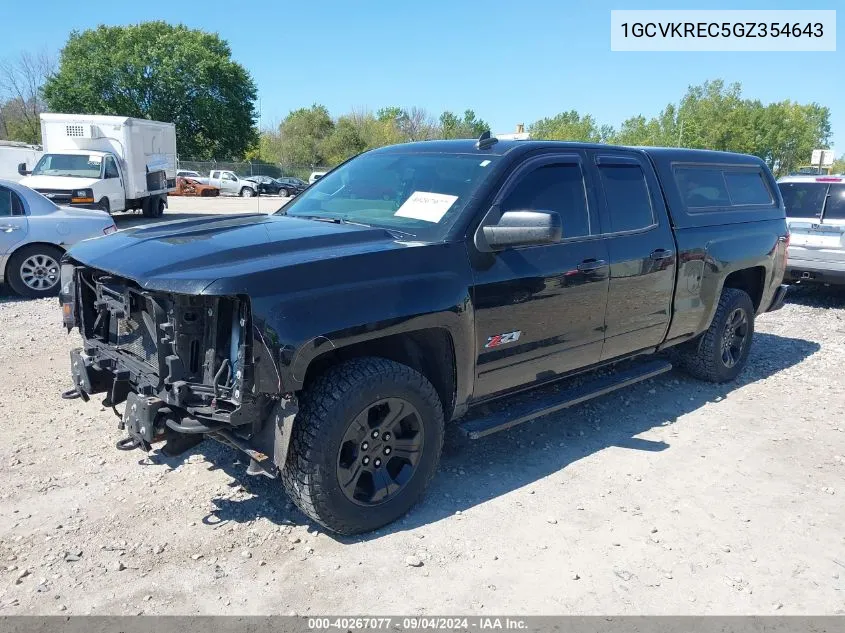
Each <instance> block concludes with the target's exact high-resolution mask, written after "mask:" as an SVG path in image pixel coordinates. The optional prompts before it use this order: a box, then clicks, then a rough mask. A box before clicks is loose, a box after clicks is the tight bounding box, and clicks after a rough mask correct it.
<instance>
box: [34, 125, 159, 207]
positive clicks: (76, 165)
mask: <svg viewBox="0 0 845 633" xmlns="http://www.w3.org/2000/svg"><path fill="white" fill-rule="evenodd" d="M41 138H42V142H43V144H44V155H43V156H42V157H41V159H40V160H39V161H38V163H37V164H36V165H35V167H34V168H33V169H32V170H31V171H30V170H28V169H27V166H26V165H25V164H21V165H20V167H19V170H18V171H19V173H20V174H21V175H24V176H26V177H25V178H23V179H22V180H21V184H22V185H26V186H27V187H30V188H32V189H35V190H36V191H38V192H39V193H41V194H43V195H45V196H47V197H48V198H50V199H51V200H52V201H53V202H55V203H56V204H61V205H71V206H81V207H86V208H92V209H101V210H102V211H105V212H106V213H113V212H115V211H129V210H134V209H142V210H143V212H144V215H145V216H147V217H154V218H155V217H160V216H161V214H162V213H164V208H165V207H166V206H167V193H168V192H169V191H173V190H174V189H175V187H176V128H175V126H174V125H173V124H172V123H162V122H160V121H148V120H146V119H133V118H131V117H121V116H104V115H86V114H55V113H49V114H46V113H45V114H42V115H41Z"/></svg>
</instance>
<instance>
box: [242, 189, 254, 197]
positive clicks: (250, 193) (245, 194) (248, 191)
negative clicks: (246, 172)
mask: <svg viewBox="0 0 845 633" xmlns="http://www.w3.org/2000/svg"><path fill="white" fill-rule="evenodd" d="M254 195H255V191H254V190H253V189H250V188H249V187H243V188H242V189H241V198H252V197H253V196H254Z"/></svg>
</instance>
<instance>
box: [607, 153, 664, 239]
mask: <svg viewBox="0 0 845 633" xmlns="http://www.w3.org/2000/svg"><path fill="white" fill-rule="evenodd" d="M599 174H601V184H602V188H603V189H604V197H605V200H607V213H608V216H609V217H610V226H609V227H608V229H607V231H605V232H606V233H608V232H609V233H616V232H618V231H633V230H636V229H642V228H645V227H647V226H651V225H652V224H654V213H653V212H652V209H651V197H650V196H649V193H648V185H646V182H645V174H643V170H642V169H641V168H640V167H639V166H638V165H601V166H599Z"/></svg>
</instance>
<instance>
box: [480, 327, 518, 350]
mask: <svg viewBox="0 0 845 633" xmlns="http://www.w3.org/2000/svg"><path fill="white" fill-rule="evenodd" d="M521 334H522V330H516V331H515V332H507V333H506V334H497V335H496V336H488V337H487V344H486V345H485V346H484V347H486V348H487V347H499V345H504V344H505V343H516V342H517V341H518V340H519V336H520V335H521Z"/></svg>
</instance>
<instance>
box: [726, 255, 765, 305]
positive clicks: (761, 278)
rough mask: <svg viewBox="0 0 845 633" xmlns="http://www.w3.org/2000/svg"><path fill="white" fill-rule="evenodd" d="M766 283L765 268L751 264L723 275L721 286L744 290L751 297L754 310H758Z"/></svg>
mask: <svg viewBox="0 0 845 633" xmlns="http://www.w3.org/2000/svg"><path fill="white" fill-rule="evenodd" d="M765 285H766V268H765V267H764V266H752V267H750V268H742V269H740V270H735V271H733V272H732V273H730V274H729V275H728V276H727V277H725V282H724V283H723V284H722V288H736V289H737V290H743V291H745V292H746V293H747V294H748V296H749V297H751V303H753V304H754V312H755V313H757V312H758V311H759V310H760V303H761V301H762V300H763V289H764V288H765Z"/></svg>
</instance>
